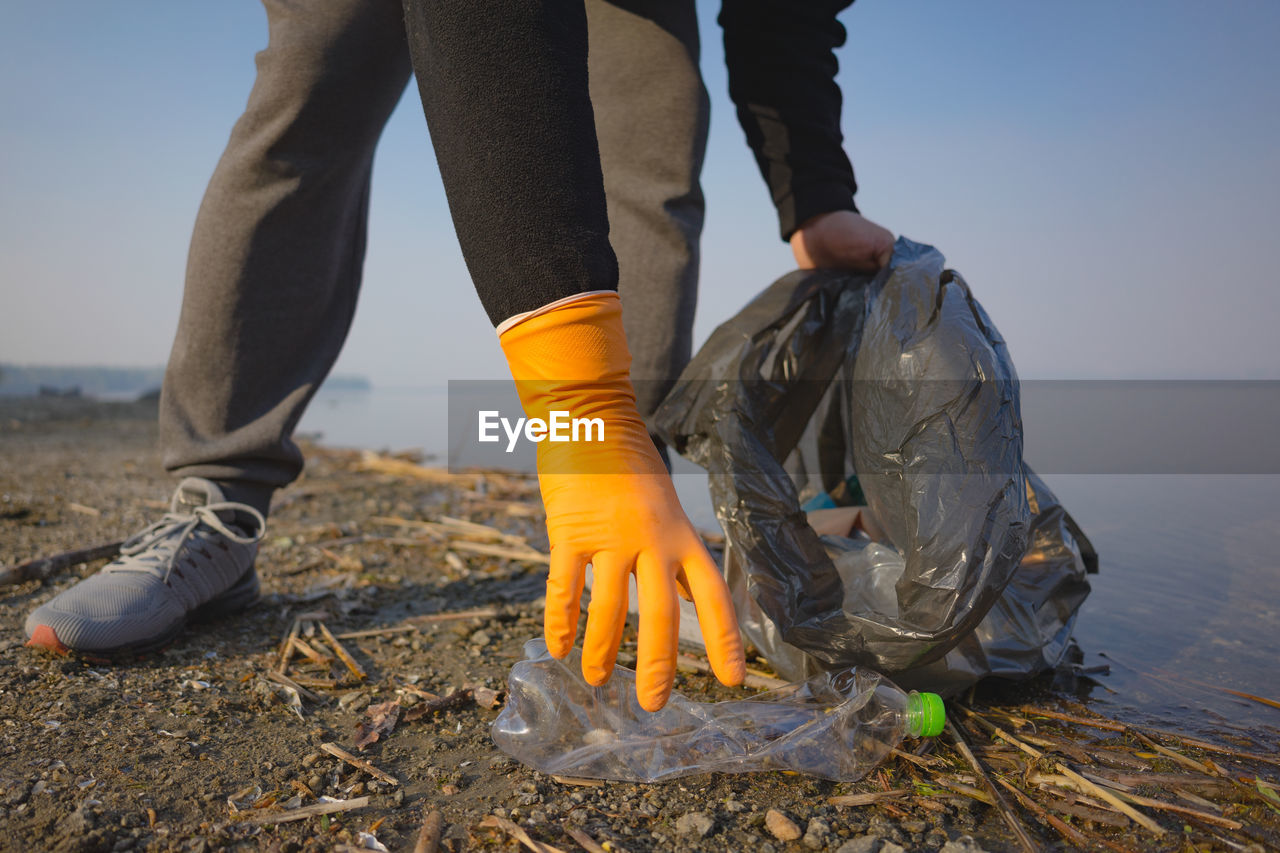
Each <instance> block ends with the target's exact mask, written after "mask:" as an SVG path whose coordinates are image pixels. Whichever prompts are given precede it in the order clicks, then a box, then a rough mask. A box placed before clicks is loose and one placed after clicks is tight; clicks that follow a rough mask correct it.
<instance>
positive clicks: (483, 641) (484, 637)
mask: <svg viewBox="0 0 1280 853" xmlns="http://www.w3.org/2000/svg"><path fill="white" fill-rule="evenodd" d="M489 642H490V637H489V635H488V634H487V633H485V632H484V631H476V632H475V633H474V634H472V635H471V645H473V646H482V647H483V646H487V645H489Z"/></svg>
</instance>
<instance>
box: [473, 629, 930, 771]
mask: <svg viewBox="0 0 1280 853" xmlns="http://www.w3.org/2000/svg"><path fill="white" fill-rule="evenodd" d="M525 655H526V659H525V660H523V661H521V662H519V663H517V664H516V665H515V666H514V667H513V668H512V670H511V674H510V677H509V679H508V694H507V702H506V704H505V706H504V707H503V709H502V713H501V714H499V716H498V719H497V720H495V721H494V724H493V727H492V732H491V733H492V735H493V739H494V742H495V743H497V745H498V747H499V748H500V749H502V750H503V751H504V752H506V753H507V754H508V755H511V756H512V757H513V758H516V759H518V760H519V761H522V762H524V763H525V764H527V765H529V766H531V767H534V768H536V769H537V770H539V771H541V772H543V773H549V774H555V775H565V776H579V777H585V778H589V779H613V780H618V781H628V782H659V781H662V780H665V779H674V778H676V777H679V776H688V775H690V774H694V773H706V772H712V771H716V772H722V773H749V772H755V771H765V770H791V771H795V772H798V773H806V774H809V775H813V776H819V777H822V778H826V779H837V780H843V781H852V780H854V779H860V778H862V776H864V775H866V773H867V772H869V771H870V770H871V769H872V768H874V767H875V766H876V765H877V764H879V763H880V762H881V761H882V760H884V758H885V757H886V756H887V755H888V753H889V750H890V749H891V748H892V747H893V746H895V745H896V744H897V743H898V742H899V741H900V740H901V738H902V737H903V732H904V723H903V712H904V709H905V708H906V704H907V696H906V694H904V693H903V691H901V690H900V689H898V688H897V687H895V686H894V685H893V684H892V683H890V682H889V681H888V680H886V679H885V678H884V677H883V676H881V675H879V674H878V673H875V672H871V671H868V670H860V669H851V670H844V671H841V672H824V673H821V674H818V675H815V676H813V677H811V678H809V679H807V680H806V681H804V682H801V683H798V684H791V685H788V686H787V687H785V688H780V689H778V690H774V691H769V692H767V693H761V694H758V695H756V696H753V697H751V698H750V699H744V700H733V701H726V702H710V703H699V702H694V701H692V700H690V699H688V698H687V697H685V696H683V695H681V694H680V693H673V694H672V695H671V699H670V701H668V702H667V704H666V706H664V707H663V708H662V710H660V711H658V712H656V713H650V712H648V711H645V710H644V709H643V708H641V707H640V703H639V701H638V700H637V699H636V691H635V673H634V672H632V671H631V670H628V669H624V668H622V667H614V671H613V675H612V676H611V677H610V679H609V681H608V682H606V683H605V685H604V686H602V687H592V686H590V685H588V684H587V683H586V681H584V680H583V678H582V674H581V667H582V661H581V653H580V652H579V651H578V650H577V649H574V650H573V651H572V652H571V653H570V654H569V656H568V657H566V658H565V659H564V660H556V659H555V658H553V657H551V655H550V654H549V653H548V652H547V647H546V644H545V643H544V642H543V641H542V640H530V641H529V642H528V643H526V644H525Z"/></svg>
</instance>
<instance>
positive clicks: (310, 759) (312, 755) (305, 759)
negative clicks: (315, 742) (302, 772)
mask: <svg viewBox="0 0 1280 853" xmlns="http://www.w3.org/2000/svg"><path fill="white" fill-rule="evenodd" d="M319 760H320V753H318V752H308V753H307V754H306V755H304V756H302V766H303V767H310V766H311V765H312V764H315V763H316V762H317V761H319Z"/></svg>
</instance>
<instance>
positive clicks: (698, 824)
mask: <svg viewBox="0 0 1280 853" xmlns="http://www.w3.org/2000/svg"><path fill="white" fill-rule="evenodd" d="M715 825H716V822H715V821H714V820H712V819H711V816H710V815H708V814H706V813H705V812H689V813H688V814H686V815H683V816H681V818H680V819H679V820H677V821H676V832H678V833H680V834H681V835H696V836H698V837H699V838H706V837H707V836H708V835H709V834H710V833H711V830H712V829H714V828H715Z"/></svg>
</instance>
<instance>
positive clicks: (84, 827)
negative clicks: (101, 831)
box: [61, 809, 98, 837]
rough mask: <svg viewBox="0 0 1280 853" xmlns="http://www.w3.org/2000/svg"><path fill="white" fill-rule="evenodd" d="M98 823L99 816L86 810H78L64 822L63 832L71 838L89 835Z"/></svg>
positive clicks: (64, 819)
mask: <svg viewBox="0 0 1280 853" xmlns="http://www.w3.org/2000/svg"><path fill="white" fill-rule="evenodd" d="M97 823H98V816H97V815H95V814H94V813H93V812H91V811H88V810H86V809H76V810H75V811H73V812H72V813H71V814H69V815H67V816H66V817H65V818H63V820H62V826H61V828H62V831H63V832H65V833H67V835H70V836H73V837H74V836H80V835H87V834H88V833H89V832H90V831H91V830H92V829H93V828H94V827H95V826H96V825H97Z"/></svg>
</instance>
